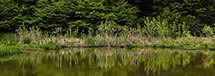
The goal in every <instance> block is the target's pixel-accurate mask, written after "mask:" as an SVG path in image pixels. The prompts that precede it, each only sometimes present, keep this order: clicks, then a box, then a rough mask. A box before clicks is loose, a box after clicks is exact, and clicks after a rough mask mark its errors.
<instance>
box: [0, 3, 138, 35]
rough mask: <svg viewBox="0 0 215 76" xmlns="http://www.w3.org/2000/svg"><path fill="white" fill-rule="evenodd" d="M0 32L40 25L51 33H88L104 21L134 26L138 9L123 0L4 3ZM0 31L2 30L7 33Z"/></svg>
mask: <svg viewBox="0 0 215 76" xmlns="http://www.w3.org/2000/svg"><path fill="white" fill-rule="evenodd" d="M0 3H1V8H3V9H1V10H0V16H1V20H0V29H4V30H8V31H15V29H18V28H19V27H20V26H25V27H27V28H29V27H32V26H37V27H39V28H41V29H42V30H44V31H49V32H52V31H53V30H55V28H59V27H61V28H64V29H63V31H67V30H68V29H69V28H71V29H72V30H73V31H74V30H75V29H76V28H79V32H80V31H81V32H87V31H88V29H89V28H92V29H94V30H96V29H98V28H99V27H100V26H99V25H100V24H101V23H102V22H105V21H112V22H114V23H115V24H116V26H124V25H126V26H130V27H133V26H134V25H135V24H136V22H135V20H136V18H137V17H136V12H137V11H138V10H137V9H136V8H135V7H133V6H130V5H129V4H127V2H126V1H124V0H119V1H116V2H112V3H111V4H107V2H106V1H105V0H101V1H98V0H51V1H50V0H1V1H0ZM4 30H1V31H4Z"/></svg>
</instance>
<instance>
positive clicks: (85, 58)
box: [0, 48, 215, 76]
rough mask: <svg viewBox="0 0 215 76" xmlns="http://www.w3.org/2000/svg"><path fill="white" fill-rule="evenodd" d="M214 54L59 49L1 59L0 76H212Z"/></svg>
mask: <svg viewBox="0 0 215 76" xmlns="http://www.w3.org/2000/svg"><path fill="white" fill-rule="evenodd" d="M214 65H215V53H214V52H213V51H201V50H195V51H188V50H174V49H131V50H127V49H116V48H115V49H113V48H89V49H87V48H85V49H62V50H57V51H55V50H52V51H51V50H50V51H47V52H39V51H38V52H37V51H36V52H35V51H34V52H29V53H24V54H21V55H16V56H11V57H6V58H0V68H1V69H0V73H1V76H215V69H214V68H215V67H214Z"/></svg>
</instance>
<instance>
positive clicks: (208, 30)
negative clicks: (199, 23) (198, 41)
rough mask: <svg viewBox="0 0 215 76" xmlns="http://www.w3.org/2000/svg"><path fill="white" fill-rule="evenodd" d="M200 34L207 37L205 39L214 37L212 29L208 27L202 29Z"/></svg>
mask: <svg viewBox="0 0 215 76" xmlns="http://www.w3.org/2000/svg"><path fill="white" fill-rule="evenodd" d="M202 32H203V33H204V34H205V35H206V36H207V37H212V36H213V35H214V31H213V28H211V27H210V26H205V27H204V28H203V29H202Z"/></svg>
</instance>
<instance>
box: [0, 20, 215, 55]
mask: <svg viewBox="0 0 215 76" xmlns="http://www.w3.org/2000/svg"><path fill="white" fill-rule="evenodd" d="M145 24H146V26H144V27H140V26H137V28H127V27H126V26H125V27H120V28H118V29H116V27H109V26H111V23H104V24H101V28H99V29H97V30H93V29H91V30H88V31H87V32H84V31H80V30H79V29H77V30H71V29H69V31H63V29H62V28H56V29H55V30H54V31H53V32H46V31H42V30H41V29H39V28H38V27H31V28H25V27H20V28H19V29H18V30H17V32H16V33H2V34H0V45H1V46H2V47H3V48H1V50H2V52H10V51H8V50H7V48H18V49H35V48H36V49H45V50H52V49H54V50H56V49H61V48H69V47H72V48H74V47H78V48H81V47H83V48H84V47H119V48H135V47H153V48H180V49H210V50H214V49H215V38H214V36H213V35H214V30H215V29H214V28H212V27H210V26H205V27H204V28H203V29H202V32H203V34H202V35H201V36H194V35H191V34H190V31H189V30H188V29H187V28H188V25H187V24H185V23H183V24H169V23H168V21H167V20H166V19H160V18H159V17H158V18H152V19H149V18H146V20H145ZM178 26H180V27H178ZM5 48H6V49H5ZM9 50H10V49H9ZM17 51H18V52H19V50H17ZM13 52H15V51H13Z"/></svg>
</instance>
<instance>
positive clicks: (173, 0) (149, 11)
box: [0, 0, 215, 50]
mask: <svg viewBox="0 0 215 76" xmlns="http://www.w3.org/2000/svg"><path fill="white" fill-rule="evenodd" d="M214 2H215V1H213V0H164V1H163V0H134V1H133V0H0V4H1V5H0V7H1V8H3V9H0V16H1V19H0V29H1V32H2V33H1V34H0V35H1V36H0V40H1V41H0V45H1V46H2V47H17V48H20V49H32V48H43V49H46V50H48V49H60V48H62V47H65V46H66V47H70V46H80V47H84V46H106V47H113V46H118V47H127V48H132V47H160V48H186V49H205V48H206V49H215V40H214V32H215V31H214V30H215V27H214V25H215V24H214V23H215V21H214V20H215V19H214V17H213V16H214V14H215V13H214V6H215V5H214ZM158 6H159V7H158ZM191 8H192V9H191ZM8 33H9V34H8Z"/></svg>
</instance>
